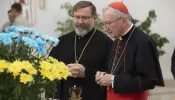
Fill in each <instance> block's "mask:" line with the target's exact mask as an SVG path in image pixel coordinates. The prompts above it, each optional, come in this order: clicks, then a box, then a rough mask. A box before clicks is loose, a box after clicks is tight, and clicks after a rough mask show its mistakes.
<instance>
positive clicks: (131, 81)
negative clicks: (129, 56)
mask: <svg viewBox="0 0 175 100" xmlns="http://www.w3.org/2000/svg"><path fill="white" fill-rule="evenodd" d="M136 48H137V49H136V51H135V52H136V53H135V54H134V56H135V58H134V60H132V61H133V62H134V68H135V71H134V72H132V73H131V74H128V73H123V74H119V75H115V77H114V92H115V93H135V92H140V91H144V90H148V89H153V88H154V87H155V85H156V84H157V82H159V80H160V81H162V80H161V79H159V76H161V75H159V74H160V73H161V72H159V71H160V70H159V69H160V64H159V60H158V53H157V49H156V46H155V44H154V42H153V41H151V40H149V41H145V42H143V43H139V44H138V45H137V46H136ZM132 53H133V52H132ZM126 63H127V62H126Z"/></svg>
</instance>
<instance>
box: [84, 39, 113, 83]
mask: <svg viewBox="0 0 175 100" xmlns="http://www.w3.org/2000/svg"><path fill="white" fill-rule="evenodd" d="M112 42H113V41H112V40H111V39H108V41H107V42H106V44H104V45H105V46H104V50H105V55H104V57H103V58H102V61H101V64H100V65H101V66H99V68H100V69H93V68H86V70H85V79H87V80H89V81H93V82H94V81H95V75H96V72H97V71H102V72H107V71H108V60H109V54H110V51H111V47H112Z"/></svg>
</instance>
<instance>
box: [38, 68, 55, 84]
mask: <svg viewBox="0 0 175 100" xmlns="http://www.w3.org/2000/svg"><path fill="white" fill-rule="evenodd" d="M40 72H41V75H42V76H43V78H47V79H49V80H50V81H53V80H54V76H53V75H52V73H51V72H50V71H48V70H44V69H42V70H40Z"/></svg>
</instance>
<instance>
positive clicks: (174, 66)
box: [171, 49, 175, 79]
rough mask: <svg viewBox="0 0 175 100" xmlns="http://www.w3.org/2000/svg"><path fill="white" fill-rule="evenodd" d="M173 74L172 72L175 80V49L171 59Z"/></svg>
mask: <svg viewBox="0 0 175 100" xmlns="http://www.w3.org/2000/svg"><path fill="white" fill-rule="evenodd" d="M171 72H172V74H173V76H174V79H175V49H174V52H173V55H172V57H171Z"/></svg>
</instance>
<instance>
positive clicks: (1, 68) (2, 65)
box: [0, 60, 10, 72]
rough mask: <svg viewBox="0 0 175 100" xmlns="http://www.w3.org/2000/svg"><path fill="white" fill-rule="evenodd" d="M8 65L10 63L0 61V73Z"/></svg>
mask: <svg viewBox="0 0 175 100" xmlns="http://www.w3.org/2000/svg"><path fill="white" fill-rule="evenodd" d="M9 65H10V63H8V62H7V61H6V60H0V72H4V70H5V69H6V68H8V66H9Z"/></svg>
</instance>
